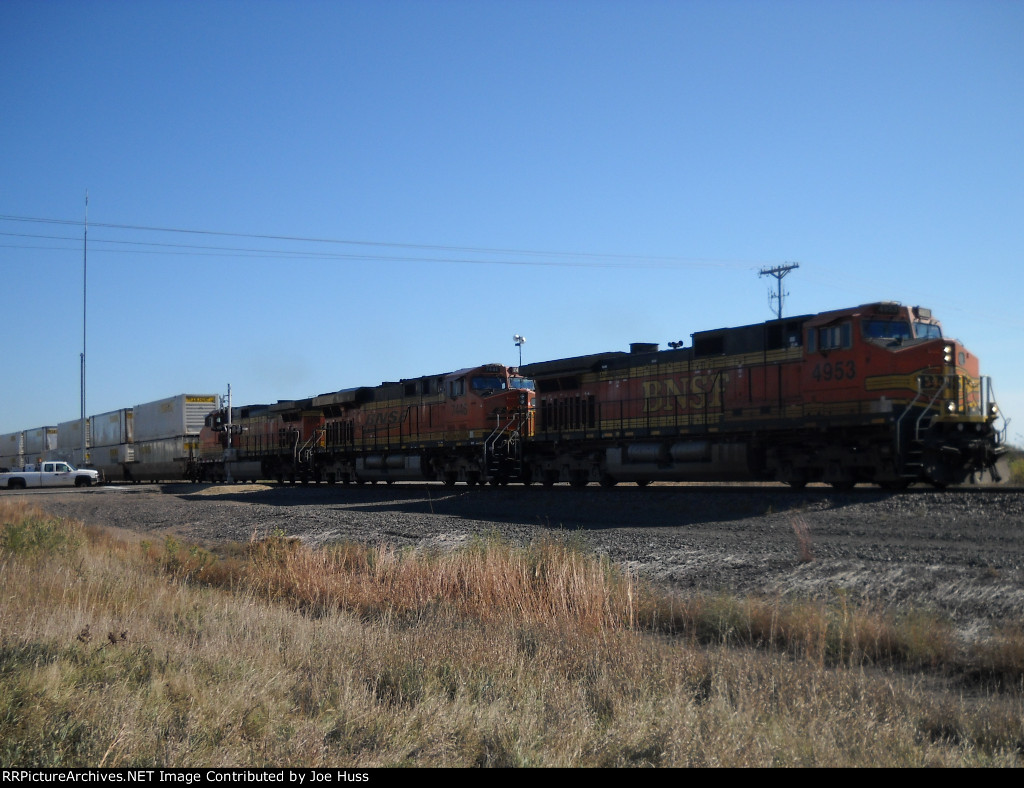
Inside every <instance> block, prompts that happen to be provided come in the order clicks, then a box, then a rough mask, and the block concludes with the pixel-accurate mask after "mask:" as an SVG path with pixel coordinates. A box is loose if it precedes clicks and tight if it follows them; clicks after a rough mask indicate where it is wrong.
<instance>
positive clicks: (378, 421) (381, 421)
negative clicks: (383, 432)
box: [363, 410, 405, 427]
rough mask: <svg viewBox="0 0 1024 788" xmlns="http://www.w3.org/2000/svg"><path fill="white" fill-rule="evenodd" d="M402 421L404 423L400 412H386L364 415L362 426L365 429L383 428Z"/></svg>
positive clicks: (402, 414)
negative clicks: (365, 427)
mask: <svg viewBox="0 0 1024 788" xmlns="http://www.w3.org/2000/svg"><path fill="white" fill-rule="evenodd" d="M403 421H405V414H404V413H402V411H399V410H388V411H381V412H379V413H368V414H366V420H365V421H364V422H363V424H364V425H365V426H367V427H383V426H387V425H389V424H401V423H402V422H403Z"/></svg>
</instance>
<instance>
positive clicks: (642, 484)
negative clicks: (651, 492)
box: [636, 479, 651, 487]
mask: <svg viewBox="0 0 1024 788" xmlns="http://www.w3.org/2000/svg"><path fill="white" fill-rule="evenodd" d="M650 483H651V480H650V479H637V480H636V486H637V487H646V486H647V485H648V484H650Z"/></svg>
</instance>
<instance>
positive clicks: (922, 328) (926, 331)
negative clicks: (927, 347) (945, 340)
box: [914, 321, 942, 339]
mask: <svg viewBox="0 0 1024 788" xmlns="http://www.w3.org/2000/svg"><path fill="white" fill-rule="evenodd" d="M914 333H915V334H917V338H918V339H942V329H941V328H939V327H938V326H937V325H935V324H934V323H922V322H920V321H918V322H916V323H914Z"/></svg>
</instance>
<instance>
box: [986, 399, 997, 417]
mask: <svg viewBox="0 0 1024 788" xmlns="http://www.w3.org/2000/svg"><path fill="white" fill-rule="evenodd" d="M988 415H989V416H991V417H992V418H995V417H996V416H998V415H999V406H998V405H996V403H994V402H993V403H992V404H991V405H989V406H988Z"/></svg>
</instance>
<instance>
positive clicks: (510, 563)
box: [0, 501, 1024, 767]
mask: <svg viewBox="0 0 1024 788" xmlns="http://www.w3.org/2000/svg"><path fill="white" fill-rule="evenodd" d="M0 521H2V529H0V600H2V602H0V762H2V763H4V764H5V765H9V766H15V765H34V766H71V765H79V766H97V765H104V766H142V765H152V764H158V765H165V766H195V765H213V766H226V765H253V766H259V765H295V766H323V765H359V766H365V767H370V766H395V765H422V766H473V765H480V766H631V765H655V766H741V765H742V766H767V765H786V766H789V765H806V766H822V765H827V766H865V765H872V766H876V765H892V766H916V765H930V766H951V765H1006V766H1019V765H1020V764H1021V760H1022V758H1024V700H1022V699H1024V689H1022V685H1021V675H1022V672H1021V666H1022V665H1024V636H1022V634H1021V633H1020V632H1006V633H1003V634H1002V635H1001V636H1000V637H999V638H997V639H995V640H993V641H992V642H990V643H986V644H981V645H978V646H975V647H973V648H971V649H966V650H965V649H964V648H963V644H958V643H956V642H955V640H954V638H953V635H952V633H951V631H950V630H949V629H948V628H943V627H941V626H938V624H939V623H941V622H937V621H936V619H935V618H934V617H930V616H925V615H922V614H914V615H912V614H908V615H907V616H905V617H904V619H902V620H889V619H886V618H885V617H884V616H882V615H881V614H879V613H878V612H877V611H872V610H864V609H860V608H856V607H854V606H852V605H849V604H847V603H846V602H845V599H844V598H842V597H839V598H837V600H836V602H835V603H834V604H831V605H822V604H817V603H812V602H808V601H804V602H801V601H781V600H757V599H739V598H735V597H728V596H724V595H723V596H717V597H693V598H688V599H682V600H681V599H672V598H668V597H665V596H663V595H660V594H658V593H657V592H655V591H654V590H652V589H650V588H648V587H646V586H645V585H644V584H642V583H640V582H638V581H637V580H636V579H635V578H632V577H630V576H628V575H626V574H623V573H622V572H620V571H619V570H618V569H617V568H616V567H614V566H613V565H611V564H610V563H609V562H608V561H607V560H604V559H601V558H598V557H595V556H592V555H588V554H587V553H586V552H585V551H584V550H582V549H580V548H578V547H574V546H572V545H571V544H565V543H561V542H555V541H550V542H543V543H539V544H536V545H531V546H528V547H524V548H516V547H512V546H509V545H506V544H503V543H501V542H500V541H497V540H491V541H482V542H479V543H476V544H473V545H472V546H470V547H468V548H466V549H464V550H460V551H456V552H454V553H446V554H441V553H417V552H412V551H396V550H393V549H390V548H384V547H381V548H368V547H363V546H355V545H340V546H337V547H332V548H330V549H324V550H317V551H313V550H309V549H307V548H305V547H303V546H302V545H300V544H298V543H296V542H294V541H291V540H288V539H285V538H283V537H281V536H275V537H271V538H269V539H263V540H255V541H253V542H252V543H251V544H248V545H227V546H224V548H223V549H221V550H218V552H217V553H216V554H215V553H211V552H207V551H204V550H202V549H200V548H198V547H195V546H190V545H185V544H181V543H179V542H177V541H175V540H173V539H168V540H166V541H165V542H164V543H163V544H162V545H153V544H145V543H143V544H141V545H140V544H138V543H134V544H133V543H131V542H128V541H121V540H119V539H116V538H114V537H112V536H111V535H110V534H109V533H106V532H100V531H89V530H87V529H84V528H82V526H81V525H79V524H77V523H74V522H69V521H64V520H59V519H55V518H51V517H48V516H46V515H45V514H42V513H39V512H36V511H33V510H31V509H30V508H28V507H24V506H20V505H18V504H15V503H12V502H10V501H0ZM965 689H966V690H968V691H965Z"/></svg>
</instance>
